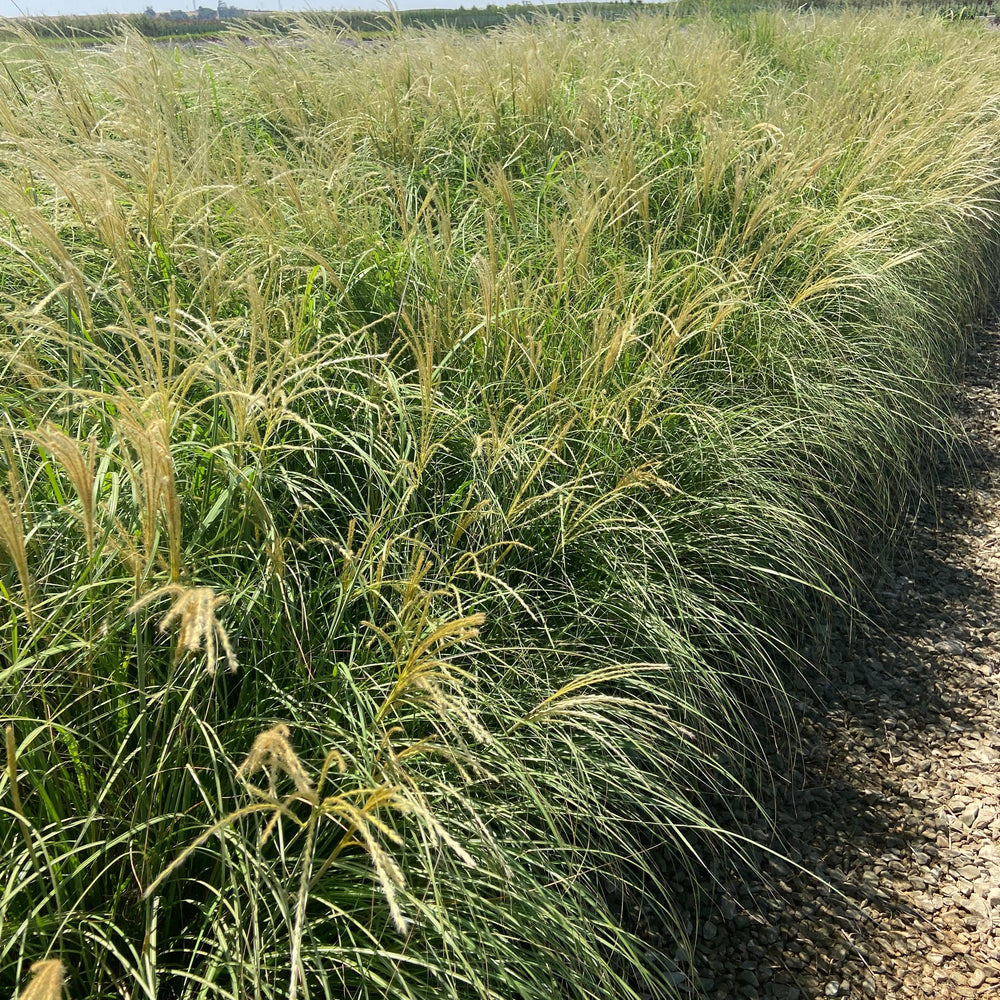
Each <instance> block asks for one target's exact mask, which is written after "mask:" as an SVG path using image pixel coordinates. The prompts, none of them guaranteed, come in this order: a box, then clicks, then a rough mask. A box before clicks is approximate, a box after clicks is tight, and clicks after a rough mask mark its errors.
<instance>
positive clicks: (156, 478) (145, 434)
mask: <svg viewBox="0 0 1000 1000" xmlns="http://www.w3.org/2000/svg"><path fill="white" fill-rule="evenodd" d="M121 427H122V430H123V431H124V433H125V436H126V437H127V438H128V441H129V444H131V446H132V448H133V449H134V450H135V453H136V455H137V457H138V459H139V464H140V466H141V469H142V497H143V516H142V529H143V541H144V544H145V548H146V559H147V560H149V559H151V558H152V555H153V542H154V539H155V537H156V525H157V521H158V519H159V514H160V512H161V511H162V512H163V517H164V520H165V521H166V527H167V539H168V544H169V546H170V579H171V580H177V578H178V577H179V576H180V570H181V506H180V501H179V500H178V498H177V486H176V483H175V480H174V460H173V455H172V454H171V451H170V427H169V425H168V423H167V421H166V420H164V419H163V418H162V417H160V418H157V419H156V420H151V421H149V422H146V421H145V420H143V419H142V418H141V417H136V416H134V415H133V414H132V413H123V414H122V417H121Z"/></svg>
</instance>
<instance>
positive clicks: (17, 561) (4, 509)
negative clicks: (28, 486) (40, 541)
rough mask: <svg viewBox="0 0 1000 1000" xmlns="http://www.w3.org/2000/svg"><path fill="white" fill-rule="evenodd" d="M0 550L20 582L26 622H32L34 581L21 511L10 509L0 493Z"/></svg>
mask: <svg viewBox="0 0 1000 1000" xmlns="http://www.w3.org/2000/svg"><path fill="white" fill-rule="evenodd" d="M0 548H2V549H3V550H4V551H5V552H6V553H7V555H8V556H9V557H10V560H11V562H13V563H14V569H15V570H16V571H17V576H18V579H19V580H20V581H21V593H22V594H23V595H24V608H25V611H26V612H27V614H28V621H29V622H30V621H32V619H33V613H32V604H33V602H32V592H33V588H34V581H33V580H32V578H31V572H30V570H29V569H28V549H27V540H26V539H25V536H24V522H23V521H22V519H21V511H20V509H18V510H17V511H15V510H14V508H13V507H11V504H10V502H9V501H8V500H7V497H6V495H5V494H4V493H0Z"/></svg>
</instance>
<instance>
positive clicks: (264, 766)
mask: <svg viewBox="0 0 1000 1000" xmlns="http://www.w3.org/2000/svg"><path fill="white" fill-rule="evenodd" d="M256 771H263V772H264V773H265V774H266V775H267V785H268V790H269V792H270V794H271V796H272V797H274V796H276V795H277V777H278V772H279V771H283V772H284V773H285V774H286V775H288V777H289V778H291V779H292V782H293V783H294V785H295V788H296V790H297V791H298V792H299V793H301V794H302V795H311V794H312V792H313V786H312V782H311V781H310V780H309V776H308V775H307V774H306V772H305V768H304V767H303V766H302V762H301V761H300V760H299V758H298V756H297V755H296V753H295V751H294V750H293V749H292V744H291V732H290V731H289V729H288V726H286V725H285V724H284V723H283V722H280V723H278V725H276V726H272V727H271V728H270V729H266V730H264V732H262V733H260V734H259V735H258V736H257V738H256V739H255V740H254V741H253V746H252V747H251V748H250V753H249V754H247V758H246V760H245V761H243V763H242V764H240V766H239V768H238V769H237V771H236V776H237V777H238V778H241V777H243V775H245V774H251V775H252V774H254V773H255V772H256Z"/></svg>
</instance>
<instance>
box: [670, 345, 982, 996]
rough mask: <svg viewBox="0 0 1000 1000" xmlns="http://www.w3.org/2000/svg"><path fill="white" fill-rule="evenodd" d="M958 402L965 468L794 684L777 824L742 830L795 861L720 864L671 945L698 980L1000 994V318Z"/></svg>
mask: <svg viewBox="0 0 1000 1000" xmlns="http://www.w3.org/2000/svg"><path fill="white" fill-rule="evenodd" d="M959 409H960V417H961V419H962V421H963V423H964V425H965V429H966V432H967V434H968V438H969V447H968V449H967V454H966V462H965V469H964V471H963V469H962V468H961V467H960V466H957V465H956V467H955V468H952V469H942V470H941V474H940V475H941V480H940V481H941V487H940V489H939V490H938V491H936V493H935V501H934V503H933V504H931V503H927V504H926V505H925V507H924V509H921V510H920V511H919V512H918V516H917V523H916V524H915V535H914V538H915V540H914V543H913V547H912V549H911V551H910V553H909V554H908V556H907V557H906V558H905V559H903V560H901V561H900V562H899V563H898V564H897V565H896V566H895V567H894V570H893V571H892V572H891V574H890V575H889V576H888V578H887V579H885V580H884V582H883V584H882V586H881V592H880V593H879V594H878V595H877V597H878V602H879V605H880V607H879V608H878V609H877V610H875V611H873V612H872V613H871V617H870V619H869V620H867V621H866V622H865V623H864V625H862V626H860V627H858V626H855V627H854V628H853V630H852V631H851V633H850V634H843V633H842V634H841V635H840V636H834V637H833V639H832V640H831V643H830V645H829V647H828V648H829V650H830V651H831V652H832V653H833V655H832V656H830V657H829V659H828V661H827V662H828V665H827V666H826V667H825V668H824V669H825V670H826V676H825V679H823V680H821V681H820V682H819V683H817V684H814V685H813V689H812V690H810V689H806V688H804V689H803V690H802V691H801V692H799V693H797V695H796V698H797V699H798V703H797V705H796V706H795V707H796V714H797V717H798V718H799V720H800V724H801V736H802V745H801V748H800V751H799V753H798V754H797V756H796V757H795V758H794V759H792V760H789V761H788V762H787V764H786V773H787V776H788V781H787V783H786V784H785V785H783V786H782V787H780V788H779V789H778V795H777V802H776V808H777V813H776V822H775V824H774V828H773V830H772V828H771V827H770V826H769V825H768V823H767V822H765V821H763V820H762V821H760V822H757V823H752V824H751V825H750V826H749V827H748V829H747V830H746V832H747V833H748V834H749V835H751V836H752V837H754V838H755V839H756V840H758V841H759V842H760V843H761V844H763V845H767V846H769V847H773V849H774V850H775V851H778V852H780V853H781V854H783V855H784V856H785V858H784V859H783V858H781V857H777V856H773V855H770V854H769V853H768V852H767V851H766V850H760V851H757V852H756V854H755V856H754V858H753V861H752V863H751V864H750V865H747V866H744V868H742V869H740V870H737V869H735V868H733V869H730V870H728V871H720V872H718V873H717V877H718V882H719V887H718V888H717V889H716V890H715V891H714V893H713V892H712V891H709V893H708V894H709V896H710V899H709V901H708V902H707V903H705V902H702V904H701V907H700V910H701V918H700V930H699V932H698V937H697V939H696V940H695V941H694V943H693V948H694V954H693V955H692V956H683V955H678V956H676V958H677V960H678V965H677V969H678V973H677V976H678V980H677V981H678V984H679V985H683V986H686V988H687V990H688V991H689V992H690V994H691V995H692V996H693V995H695V994H696V993H700V994H701V995H703V996H707V997H709V998H712V1000H738V998H771V997H773V998H777V1000H814V998H821V997H823V998H826V997H850V998H859V1000H860V998H876V1000H903V998H907V1000H909V998H919V1000H925V998H933V1000H947V998H952V997H976V998H990V997H997V998H1000V798H998V791H1000V786H998V780H1000V331H996V330H994V331H993V332H992V333H987V334H984V335H983V337H982V338H981V340H980V342H979V344H978V350H977V352H976V353H975V355H974V356H973V357H972V358H971V359H970V365H969V372H968V379H967V383H966V387H965V389H964V390H963V396H962V399H961V402H960V405H959ZM821 659H823V657H821V655H820V653H819V651H818V650H817V651H816V660H817V662H819V661H820V660H821ZM785 859H787V860H785ZM690 923H691V925H692V926H694V924H695V921H694V920H693V914H692V920H691V921H690ZM688 957H691V958H693V962H691V963H688V962H686V961H684V959H685V958H688ZM690 968H694V969H696V970H697V975H698V977H700V978H699V981H698V982H697V984H695V983H692V982H691V980H690V974H689V973H685V972H684V971H683V970H684V969H690ZM685 977H687V978H685ZM695 986H697V987H698V988H699V989H697V990H696V989H695Z"/></svg>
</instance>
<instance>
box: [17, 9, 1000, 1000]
mask: <svg viewBox="0 0 1000 1000" xmlns="http://www.w3.org/2000/svg"><path fill="white" fill-rule="evenodd" d="M3 58H4V65H5V69H6V73H5V75H4V76H3V78H2V79H0V153H2V161H3V170H2V171H0V209H2V212H0V218H2V220H3V222H2V226H3V236H2V239H0V310H2V313H3V317H4V323H3V326H2V327H0V394H2V404H3V405H2V408H0V415H2V421H0V468H2V473H3V475H2V476H0V706H2V712H3V719H2V722H3V725H4V728H5V756H6V760H5V768H4V771H3V776H2V777H0V813H2V815H3V817H4V818H5V820H6V821H7V822H4V823H2V824H0V993H3V994H4V995H13V994H15V993H16V991H17V990H19V989H20V990H22V996H24V997H36V996H43V995H44V996H49V995H54V994H57V993H58V992H59V991H60V990H63V989H65V990H66V991H68V993H69V995H71V996H73V997H76V998H84V997H93V998H96V997H103V996H107V995H111V994H119V995H128V996H130V997H143V996H145V997H148V998H150V1000H152V998H154V997H165V996H169V997H177V998H182V997H183V998H194V997H210V996H211V997H239V998H243V997H256V998H264V997H297V996H311V997H338V998H339V997H351V998H357V1000H361V998H373V1000H374V998H380V1000H382V998H402V997H406V998H421V997H425V998H429V997H451V998H462V1000H465V998H477V1000H479V998H494V1000H512V998H523V1000H529V998H531V1000H534V998H537V1000H551V998H552V997H557V996H558V997H563V998H579V1000H583V998H598V997H600V998H607V997H615V998H629V997H633V998H635V997H637V996H638V995H639V994H640V993H653V994H654V995H657V996H667V995H670V993H671V991H672V990H673V989H674V985H675V984H676V975H670V972H671V969H672V967H671V966H670V965H669V963H667V964H663V965H660V964H657V963H653V962H650V961H648V960H647V953H648V948H647V945H646V944H645V943H644V941H643V934H644V933H645V932H646V928H644V926H642V925H641V924H640V923H639V922H637V920H636V918H635V915H634V903H635V901H636V899H637V898H638V896H639V895H640V894H641V895H643V896H644V899H645V904H646V907H647V916H648V915H649V914H652V916H653V919H654V920H655V921H656V923H657V924H658V925H659V932H660V933H665V934H666V936H667V937H668V938H671V939H672V940H671V943H670V945H669V946H668V947H667V948H666V951H667V957H668V958H670V959H674V958H677V957H680V958H681V959H682V964H683V956H685V955H686V954H688V953H689V948H688V946H687V945H688V942H687V940H686V935H687V933H688V932H689V930H690V928H687V927H685V926H684V925H683V923H682V922H681V921H680V920H679V919H677V918H676V916H675V911H674V907H673V905H672V904H673V900H672V895H671V893H672V891H673V887H674V886H675V884H676V882H675V879H674V873H675V872H676V871H677V870H678V868H679V867H680V866H684V865H687V866H691V867H696V866H698V865H699V864H700V863H701V860H702V858H703V857H704V855H705V853H706V852H709V851H711V850H713V849H718V847H719V846H720V845H721V844H722V843H724V842H725V840H726V837H727V834H726V829H727V825H726V817H725V809H724V808H723V807H722V806H720V805H719V803H720V802H723V803H725V802H731V801H734V799H736V798H738V796H739V795H740V794H744V795H754V794H756V792H757V791H758V789H759V787H760V777H761V774H762V755H763V751H762V750H761V745H760V737H759V734H760V732H761V724H760V722H761V720H760V717H761V715H763V714H767V713H771V715H772V718H771V722H772V724H773V725H775V726H777V727H778V728H779V729H780V727H781V726H782V725H786V726H789V727H791V721H790V720H789V718H788V715H787V713H786V712H785V709H784V702H783V700H782V696H781V690H782V683H783V680H784V678H785V677H787V671H789V670H791V669H794V668H795V666H796V661H795V658H794V653H793V648H794V643H795V641H796V638H797V637H798V636H800V635H802V634H803V632H804V631H805V630H807V629H808V628H809V627H810V623H811V622H812V620H813V619H814V617H815V616H817V615H822V614H823V613H824V609H826V608H828V607H829V606H830V605H831V604H832V603H834V602H838V601H849V600H850V598H851V594H852V590H853V588H854V587H855V586H856V585H857V582H858V580H859V579H860V577H859V569H860V568H861V567H863V566H864V565H865V564H866V562H870V560H871V559H872V557H873V556H874V557H876V558H877V556H878V554H879V553H880V552H881V551H882V549H883V548H884V547H885V546H886V545H887V544H888V543H889V540H891V538H892V536H893V534H894V532H895V530H896V529H897V528H898V527H899V524H900V520H901V518H900V512H901V511H902V510H904V508H905V504H904V503H903V502H902V501H903V499H904V498H905V496H906V495H907V492H908V491H909V490H912V489H913V488H915V487H916V486H918V485H919V484H920V482H921V475H922V468H923V464H924V458H925V455H926V454H927V450H928V448H929V446H931V445H933V444H935V443H941V442H943V441H946V440H947V425H946V421H945V419H944V418H943V417H942V415H941V401H942V397H943V394H944V393H945V390H946V386H947V384H948V379H949V377H950V376H951V374H952V373H953V371H954V368H955V363H956V359H957V358H959V357H961V353H962V348H963V334H964V331H965V329H966V328H967V324H968V323H969V321H970V320H971V319H973V318H974V317H975V315H976V313H977V310H978V309H979V308H980V307H981V306H982V304H983V302H984V301H985V300H986V297H987V296H988V295H989V294H990V292H991V290H992V288H993V282H994V278H995V273H994V265H993V263H992V262H993V261H994V259H995V245H996V234H997V233H996V230H997V210H998V199H997V169H998V165H1000V138H998V136H1000V132H998V130H997V128H996V123H997V108H996V99H995V97H993V96H991V95H992V94H993V93H994V89H993V81H995V80H996V79H998V78H1000V74H998V71H1000V56H998V55H997V54H996V52H995V46H993V45H992V44H991V43H988V42H987V40H985V39H984V38H983V37H981V36H980V35H979V34H977V31H976V30H975V29H974V28H966V27H962V28H951V27H948V26H945V25H942V24H938V23H935V22H931V21H922V20H919V19H906V18H901V17H900V16H899V15H898V14H894V15H892V16H891V17H889V16H885V17H883V16H881V15H872V16H866V17H856V16H846V15H845V16H842V17H838V18H824V17H811V16H810V17H799V16H793V15H788V16H784V15H762V16H760V17H755V18H750V19H749V20H746V21H744V22H741V23H740V24H737V25H728V24H725V23H718V22H713V21H711V20H695V21H692V22H690V23H688V24H686V25H684V27H683V30H681V26H680V25H679V24H678V23H676V22H674V21H671V20H663V19H655V18H636V19H635V20H634V21H630V22H627V23H619V24H615V25H604V24H599V23H595V22H589V21H582V22H580V23H577V24H572V25H570V24H564V23H551V24H545V25H536V26H534V27H531V28H528V27H524V26H514V27H511V28H510V29H508V30H505V31H504V32H502V33H500V34H496V35H489V36H485V37H477V38H469V37H461V36H458V35H455V34H451V33H448V32H434V33H429V34H423V35H420V34H414V35H405V36H400V37H399V38H397V39H395V40H394V41H392V42H391V43H390V44H386V45H384V46H381V47H377V48H373V49H371V50H365V51H358V50H355V49H351V48H349V47H347V46H342V45H338V44H336V38H335V37H334V36H333V35H331V34H325V33H323V32H320V31H316V30H313V29H311V28H310V27H309V26H308V25H307V24H303V25H302V26H301V29H300V30H299V32H298V33H297V34H296V35H294V36H293V37H292V38H291V39H287V40H284V41H283V42H282V43H281V44H277V43H275V42H274V40H272V39H267V38H264V37H259V38H255V39H252V43H251V44H244V43H243V42H242V41H239V42H231V43H224V44H220V45H217V46H212V47H210V48H203V49H201V50H198V51H187V50H183V49H176V50H175V49H169V48H161V47H156V46H152V45H150V44H148V43H147V42H145V41H144V40H142V39H140V38H136V37H132V36H123V37H121V38H118V39H115V40H113V41H111V42H109V43H108V44H106V45H103V46H102V47H100V48H95V49H71V48H66V49H60V48H58V47H47V48H44V49H43V48H41V47H39V46H38V45H37V44H36V43H34V42H33V41H32V40H31V39H30V38H29V37H25V38H23V39H21V40H20V41H17V42H15V43H9V44H7V48H6V50H5V52H4V54H3ZM223 665H224V666H225V667H226V669H225V670H223V669H219V668H220V667H221V666H223ZM798 666H799V668H800V669H806V667H805V665H804V664H799V665H798ZM720 793H723V794H720ZM737 846H738V842H737ZM60 963H61V964H60ZM673 969H674V970H675V969H676V967H673ZM32 970H34V976H35V978H31V973H32ZM46 991H47V992H46Z"/></svg>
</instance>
